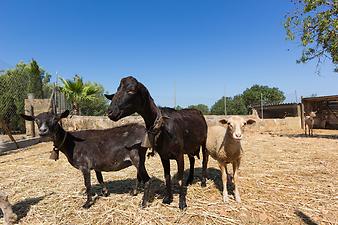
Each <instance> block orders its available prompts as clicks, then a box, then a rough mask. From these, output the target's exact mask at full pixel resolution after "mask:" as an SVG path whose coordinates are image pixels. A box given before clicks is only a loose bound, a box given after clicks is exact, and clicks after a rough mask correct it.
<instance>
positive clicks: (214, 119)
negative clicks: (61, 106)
mask: <svg viewBox="0 0 338 225" xmlns="http://www.w3.org/2000/svg"><path fill="white" fill-rule="evenodd" d="M222 118H224V116H215V115H207V116H205V119H206V121H207V124H208V125H209V126H210V125H215V124H217V123H218V121H219V120H220V119H222ZM256 121H257V123H256V124H254V125H252V126H250V128H249V129H250V130H257V131H262V132H264V131H278V130H298V129H301V122H300V118H299V117H286V118H285V119H264V120H260V119H259V118H258V119H256ZM127 123H141V124H144V122H143V119H142V117H140V116H128V117H126V118H123V119H121V120H119V121H117V122H114V121H112V120H110V119H109V118H108V117H107V116H72V117H70V118H67V119H63V120H62V126H63V127H64V128H65V129H66V130H69V131H73V130H88V129H107V128H112V127H116V126H121V125H123V124H127Z"/></svg>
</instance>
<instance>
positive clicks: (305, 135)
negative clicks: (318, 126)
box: [304, 124, 307, 136]
mask: <svg viewBox="0 0 338 225" xmlns="http://www.w3.org/2000/svg"><path fill="white" fill-rule="evenodd" d="M304 131H305V136H307V134H306V124H305V127H304Z"/></svg>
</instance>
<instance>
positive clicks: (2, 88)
mask: <svg viewBox="0 0 338 225" xmlns="http://www.w3.org/2000/svg"><path fill="white" fill-rule="evenodd" d="M44 76H45V72H44V70H43V69H41V67H39V65H38V63H37V62H36V61H35V60H32V61H31V62H30V63H24V62H19V63H18V64H17V65H16V66H15V67H14V68H11V69H8V70H5V71H3V72H2V73H1V74H0V111H2V112H1V115H0V119H2V120H3V121H5V122H6V125H7V126H8V127H10V128H11V129H13V130H20V131H24V130H25V126H24V121H23V120H22V119H21V118H20V117H19V116H18V115H19V114H20V113H24V100H25V99H26V98H27V94H28V93H34V95H35V97H36V98H38V97H41V96H42V92H43V91H42V85H41V84H42V79H44Z"/></svg>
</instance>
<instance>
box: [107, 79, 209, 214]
mask: <svg viewBox="0 0 338 225" xmlns="http://www.w3.org/2000/svg"><path fill="white" fill-rule="evenodd" d="M106 97H107V98H108V99H110V100H112V101H111V104H110V106H109V109H108V116H109V118H110V119H111V120H113V121H117V120H119V119H121V118H123V117H125V116H128V115H131V114H133V113H135V112H137V113H139V114H140V115H141V116H142V117H143V119H144V122H145V124H146V128H147V131H148V137H149V139H148V142H150V144H151V146H152V147H153V149H154V150H155V151H156V152H158V154H159V155H160V157H161V161H162V165H163V169H164V176H165V180H166V187H167V194H166V196H165V198H164V199H163V203H166V204H170V203H171V202H172V200H173V195H172V192H171V182H170V179H171V177H170V161H169V160H170V159H175V160H176V162H177V167H178V181H179V184H180V194H179V207H180V209H184V208H185V207H186V206H187V205H186V198H185V195H186V187H185V184H183V172H184V157H183V155H184V154H187V155H188V157H189V161H190V173H189V177H188V180H187V184H189V183H192V181H193V179H194V163H195V158H194V156H199V152H200V147H202V153H203V164H205V163H206V162H207V160H206V158H205V157H207V154H206V148H205V144H206V139H207V124H206V121H205V119H204V117H203V115H202V113H201V112H200V111H198V110H194V109H184V110H178V111H177V110H174V109H170V108H157V107H156V105H155V103H154V100H153V99H152V98H151V96H150V94H149V92H148V90H147V88H146V87H145V86H144V85H143V84H142V83H140V82H138V81H137V80H136V79H135V78H134V77H126V78H123V79H122V80H121V83H120V86H119V87H118V89H117V92H116V93H115V95H106ZM143 144H144V145H145V146H147V140H145V141H144V143H143ZM203 168H206V165H205V166H203ZM204 173H205V170H204V171H203V174H204ZM204 177H205V176H203V179H202V186H205V182H206V181H205V179H204Z"/></svg>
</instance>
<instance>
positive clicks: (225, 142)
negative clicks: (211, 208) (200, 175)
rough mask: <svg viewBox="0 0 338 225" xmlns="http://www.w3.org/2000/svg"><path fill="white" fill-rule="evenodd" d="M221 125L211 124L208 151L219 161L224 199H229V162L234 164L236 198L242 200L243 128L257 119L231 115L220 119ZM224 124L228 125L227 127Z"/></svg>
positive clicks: (225, 200) (238, 200)
mask: <svg viewBox="0 0 338 225" xmlns="http://www.w3.org/2000/svg"><path fill="white" fill-rule="evenodd" d="M219 122H220V123H221V124H222V125H223V126H221V125H215V126H210V127H209V128H208V137H207V152H208V155H211V157H212V158H214V159H215V160H217V161H218V165H219V168H220V170H221V174H222V182H223V201H224V202H227V201H228V191H227V179H229V181H230V180H231V176H230V175H229V173H228V170H227V164H229V163H231V164H232V166H233V183H234V186H235V190H234V194H235V200H236V201H237V202H241V197H240V195H239V191H238V168H239V165H240V161H241V157H242V154H243V149H242V146H241V139H242V137H243V131H244V130H243V128H244V126H245V125H246V124H253V123H255V122H256V121H255V120H254V119H251V118H249V119H248V118H246V119H245V118H244V117H240V116H230V117H227V119H222V120H220V121H219ZM224 125H227V128H225V126H224Z"/></svg>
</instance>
